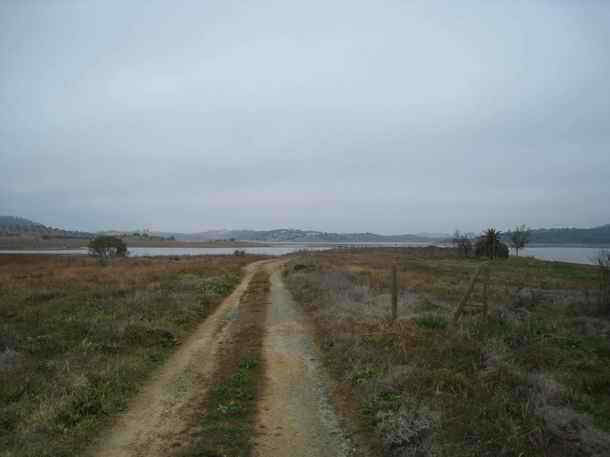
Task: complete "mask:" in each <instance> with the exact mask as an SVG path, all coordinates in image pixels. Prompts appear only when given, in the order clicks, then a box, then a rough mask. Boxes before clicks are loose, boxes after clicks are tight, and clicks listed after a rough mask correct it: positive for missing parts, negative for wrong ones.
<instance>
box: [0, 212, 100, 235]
mask: <svg viewBox="0 0 610 457" xmlns="http://www.w3.org/2000/svg"><path fill="white" fill-rule="evenodd" d="M0 235H1V236H28V237H40V238H77V239H89V238H93V237H94V236H95V235H94V234H93V233H88V232H80V231H76V230H63V229H60V228H55V227H48V226H46V225H44V224H41V223H39V222H34V221H31V220H29V219H25V218H23V217H16V216H0Z"/></svg>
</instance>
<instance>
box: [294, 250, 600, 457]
mask: <svg viewBox="0 0 610 457" xmlns="http://www.w3.org/2000/svg"><path fill="white" fill-rule="evenodd" d="M316 259H317V265H318V267H317V269H316V270H315V271H308V272H303V271H297V270H295V268H294V266H292V267H289V268H288V270H287V271H288V274H287V277H286V282H287V284H288V286H289V288H290V289H291V291H292V293H293V295H294V297H295V299H297V301H299V302H300V303H301V304H302V305H303V306H304V308H305V310H306V311H307V312H308V314H309V316H310V317H312V318H313V320H314V321H315V322H316V324H317V325H316V328H317V331H318V338H319V341H320V345H321V347H322V349H323V353H324V356H325V361H326V363H327V364H328V366H329V367H330V369H331V371H332V372H333V373H334V375H335V376H336V377H337V379H338V380H339V382H343V383H344V384H346V385H348V386H349V388H350V389H351V392H352V395H353V398H355V399H356V400H357V402H358V404H359V405H360V408H359V414H358V419H359V421H360V422H361V423H363V424H364V425H365V429H366V430H368V431H369V433H370V434H371V436H373V437H374V438H376V439H378V441H379V442H380V447H379V455H384V456H385V455H388V456H394V455H395V456H411V455H413V456H415V455H417V456H427V455H441V456H458V457H459V456H464V457H466V456H473V455H477V456H499V455H504V456H513V455H514V456H520V455H527V456H548V455H553V456H575V455H578V456H595V455H606V454H609V453H610V344H609V340H610V322H609V321H608V320H607V317H606V316H603V315H600V314H599V313H597V314H596V308H595V307H593V308H592V307H590V306H587V303H586V301H585V300H584V297H585V296H586V293H585V292H590V291H594V290H595V288H596V284H597V272H596V270H595V268H593V267H589V266H580V265H572V264H562V263H550V262H542V261H537V260H533V259H527V258H511V259H509V260H498V261H495V262H494V264H493V270H492V273H491V286H490V290H489V301H490V312H489V315H488V316H486V317H484V316H482V315H480V314H479V315H467V316H465V318H464V319H463V320H462V321H460V323H459V324H458V325H457V326H451V325H448V324H447V322H449V320H450V317H451V315H452V312H453V311H454V306H455V304H456V303H457V301H458V300H459V298H460V296H461V294H462V293H463V292H464V290H465V288H466V284H467V282H468V279H469V278H470V276H471V275H472V274H473V272H474V271H475V270H476V268H477V267H478V265H479V261H478V260H476V259H459V258H456V257H453V256H451V257H439V256H438V255H431V256H425V255H424V254H423V253H422V252H419V251H414V250H410V251H408V252H403V251H401V250H396V251H392V250H360V252H346V253H340V252H324V253H318V254H316ZM298 262H299V260H298V259H297V260H294V261H293V263H298ZM392 264H397V265H400V284H401V287H402V288H403V290H408V291H409V295H410V297H409V299H408V300H403V301H401V303H400V304H399V306H400V308H401V309H400V311H399V316H401V319H399V320H398V321H397V322H394V323H392V322H388V321H387V320H383V318H379V316H387V309H388V304H387V302H386V301H384V300H381V301H380V300H376V296H381V295H383V294H387V287H388V285H389V282H384V281H386V280H385V279H383V278H386V277H387V275H386V272H387V271H388V269H389V267H390V266H391V265H392ZM341 275H343V276H341ZM362 275H364V276H368V277H373V278H374V279H373V281H371V283H372V284H373V285H374V287H370V288H369V290H368V291H366V292H362V291H360V288H361V287H362V282H361V281H359V279H358V278H359V277H360V276H362ZM329 277H334V278H336V277H341V278H342V280H341V281H333V280H330V281H329V279H328V278H329ZM346 279H349V280H350V281H351V282H352V286H351V289H353V290H355V291H359V292H358V294H356V295H354V294H352V293H350V286H349V285H348V284H347V283H346ZM338 285H340V288H339V289H337V286H338ZM481 293H482V291H481V288H478V289H475V292H474V296H473V300H474V301H477V300H480V299H481V298H482V297H481ZM350 296H356V298H357V297H359V296H366V297H367V300H366V303H364V302H360V301H358V300H357V299H355V300H352V301H351V302H349V301H347V302H346V300H345V297H350ZM338 297H339V298H342V300H341V301H340V302H339V304H337V298H338ZM350 303H351V306H350ZM371 307H372V308H375V307H383V309H382V310H379V309H377V310H375V309H371Z"/></svg>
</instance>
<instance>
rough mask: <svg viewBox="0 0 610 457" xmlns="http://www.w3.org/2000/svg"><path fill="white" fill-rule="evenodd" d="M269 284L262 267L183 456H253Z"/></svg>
mask: <svg viewBox="0 0 610 457" xmlns="http://www.w3.org/2000/svg"><path fill="white" fill-rule="evenodd" d="M269 287H270V284H269V275H268V274H267V273H266V272H264V271H259V272H257V273H256V274H255V275H254V277H253V278H252V280H251V281H250V284H249V286H248V289H247V290H246V292H245V293H244V295H243V296H242V298H241V301H240V304H239V310H238V315H237V317H236V321H235V322H234V323H233V324H232V327H231V334H230V337H229V341H228V343H227V344H226V345H225V347H224V349H223V350H222V351H220V352H219V354H218V357H219V359H218V366H219V369H218V371H217V372H216V373H215V374H214V377H213V379H212V381H211V386H212V387H211V389H210V393H209V397H208V399H207V401H206V403H205V405H204V413H203V414H202V416H201V419H200V423H199V427H198V428H197V432H196V433H195V434H194V436H193V442H192V444H191V445H190V446H189V447H187V448H185V449H183V450H181V451H180V453H179V456H180V457H195V456H200V457H204V456H209V457H213V456H214V457H215V456H223V457H224V456H226V457H245V456H249V455H251V451H252V445H253V439H254V437H255V428H254V426H255V422H254V421H255V415H256V400H257V396H258V393H259V392H260V391H261V389H262V381H263V373H264V372H263V363H262V355H261V351H262V343H263V336H264V325H265V316H266V309H267V300H268V293H269Z"/></svg>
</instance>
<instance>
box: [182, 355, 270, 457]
mask: <svg viewBox="0 0 610 457" xmlns="http://www.w3.org/2000/svg"><path fill="white" fill-rule="evenodd" d="M261 375H262V368H261V362H260V360H258V359H254V358H249V357H244V358H242V359H241V360H240V361H239V365H238V367H237V369H236V371H235V372H234V373H233V374H232V375H231V376H230V377H229V378H228V379H227V380H225V381H224V382H223V383H221V384H218V385H215V386H214V387H213V388H212V390H211V392H210V394H209V395H210V396H209V398H208V402H207V407H206V413H205V415H203V416H202V420H201V423H200V428H199V429H198V432H197V436H196V437H195V442H194V443H193V444H192V445H191V446H190V447H189V448H188V449H186V450H184V451H182V452H181V453H180V454H179V456H180V457H195V456H201V457H218V456H233V457H245V456H248V455H250V446H251V441H252V423H251V420H250V419H251V418H252V417H253V415H254V413H255V412H256V395H257V391H258V384H259V380H260V377H261ZM245 419H246V420H245Z"/></svg>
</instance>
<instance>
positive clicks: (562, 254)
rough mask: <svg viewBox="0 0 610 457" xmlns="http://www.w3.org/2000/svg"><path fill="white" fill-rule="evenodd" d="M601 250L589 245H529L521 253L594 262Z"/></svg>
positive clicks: (537, 256) (579, 261) (553, 258)
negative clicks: (588, 246)
mask: <svg viewBox="0 0 610 457" xmlns="http://www.w3.org/2000/svg"><path fill="white" fill-rule="evenodd" d="M606 249H607V248H606ZM600 250H601V248H587V247H550V246H549V247H529V248H525V249H521V250H520V251H519V255H520V256H531V257H536V258H537V259H542V260H552V261H559V262H573V263H585V264H593V263H595V261H594V258H595V257H596V256H597V255H598V254H599V252H600ZM511 254H514V251H512V250H511Z"/></svg>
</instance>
